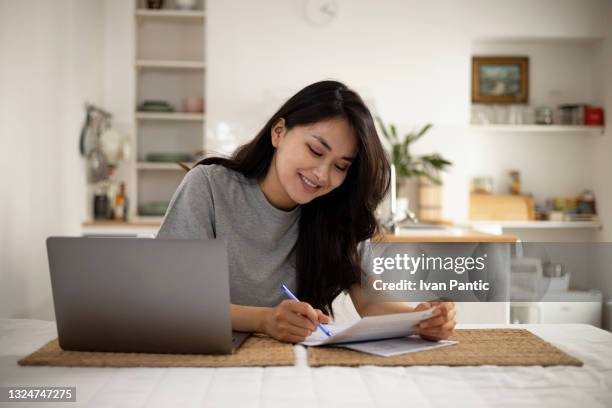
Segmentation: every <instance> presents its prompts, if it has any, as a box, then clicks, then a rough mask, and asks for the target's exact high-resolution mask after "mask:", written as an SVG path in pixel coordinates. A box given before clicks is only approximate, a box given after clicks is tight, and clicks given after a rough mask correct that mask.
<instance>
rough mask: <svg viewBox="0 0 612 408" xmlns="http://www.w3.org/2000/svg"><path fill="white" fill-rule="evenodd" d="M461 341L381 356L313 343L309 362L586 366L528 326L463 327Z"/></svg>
mask: <svg viewBox="0 0 612 408" xmlns="http://www.w3.org/2000/svg"><path fill="white" fill-rule="evenodd" d="M450 340H459V344H455V345H452V346H448V347H442V348H438V349H433V350H427V351H421V352H416V353H408V354H402V355H399V356H394V357H378V356H374V355H371V354H365V353H360V352H358V351H353V350H348V349H344V348H338V347H309V348H308V364H309V365H310V366H311V367H320V366H328V365H334V366H360V365H379V366H414V365H444V366H478V365H497V366H534V365H537V366H556V365H568V366H582V362H581V361H580V360H578V359H576V358H574V357H572V356H570V355H568V354H566V353H564V352H563V351H561V350H559V349H558V348H557V347H555V346H553V345H552V344H550V343H547V342H546V341H544V340H542V339H541V338H539V337H538V336H536V335H534V334H532V333H531V332H529V331H528V330H525V329H463V330H457V331H456V332H455V334H454V335H453V336H452V337H451V338H450Z"/></svg>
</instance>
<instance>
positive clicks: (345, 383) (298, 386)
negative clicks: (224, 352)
mask: <svg viewBox="0 0 612 408" xmlns="http://www.w3.org/2000/svg"><path fill="white" fill-rule="evenodd" d="M460 327H463V328H468V327H469V328H490V327H517V326H516V325H514V326H509V325H469V326H468V325H464V326H460ZM520 327H525V328H527V329H529V330H530V331H531V332H533V333H534V334H536V335H538V336H540V337H542V338H543V339H545V340H547V341H549V342H551V343H553V344H555V345H556V346H557V347H559V348H561V349H562V350H564V351H566V352H568V353H570V354H572V355H573V356H575V357H577V358H579V359H581V360H582V361H583V362H584V363H585V364H584V366H583V367H549V368H544V367H495V366H480V367H455V368H452V367H444V366H434V367H405V368H404V367H373V366H364V367H359V368H351V367H321V368H310V367H308V366H307V364H306V351H305V350H304V348H303V347H301V346H296V352H297V360H298V361H296V363H297V366H294V367H274V368H214V369H213V368H120V369H117V368H69V367H20V366H18V365H17V360H18V359H19V358H21V357H23V356H25V355H27V354H29V353H31V352H33V351H34V350H36V349H37V348H38V347H40V346H42V345H43V344H45V343H46V342H47V341H49V340H51V339H53V338H54V337H56V335H57V332H56V328H55V323H54V322H46V321H39V320H17V319H0V386H76V389H77V402H76V403H74V402H73V403H40V402H36V403H26V402H23V403H17V404H13V406H17V407H28V406H31V407H35V408H36V407H43V406H51V407H60V406H69V407H76V406H87V407H105V408H108V407H179V406H180V407H254V408H255V407H258V408H263V407H284V408H298V407H308V408H311V407H324V408H336V407H341V406H346V407H351V408H355V407H379V406H380V407H404V408H405V407H445V408H447V407H457V406H466V407H489V406H496V407H572V408H575V407H580V408H583V407H608V408H609V407H612V334H611V333H609V332H606V331H603V330H601V329H597V328H595V327H593V326H588V325H580V324H571V325H524V326H520ZM8 405H9V404H8V403H0V406H8Z"/></svg>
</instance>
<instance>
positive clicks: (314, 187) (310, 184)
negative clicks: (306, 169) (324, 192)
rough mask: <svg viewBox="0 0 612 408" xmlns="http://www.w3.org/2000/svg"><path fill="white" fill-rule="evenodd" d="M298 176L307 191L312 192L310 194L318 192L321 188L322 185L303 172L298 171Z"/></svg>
mask: <svg viewBox="0 0 612 408" xmlns="http://www.w3.org/2000/svg"><path fill="white" fill-rule="evenodd" d="M298 177H299V179H300V181H301V184H302V188H303V189H304V191H306V192H307V193H310V194H313V193H316V192H317V191H318V190H319V189H320V188H321V186H320V185H318V184H317V183H315V182H314V181H312V180H311V179H309V178H308V177H306V176H304V175H303V174H302V173H298Z"/></svg>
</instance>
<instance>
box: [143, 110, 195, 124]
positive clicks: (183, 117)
mask: <svg viewBox="0 0 612 408" xmlns="http://www.w3.org/2000/svg"><path fill="white" fill-rule="evenodd" d="M204 118H205V117H204V114H203V113H186V112H136V119H138V120H176V121H187V122H198V121H200V122H201V121H203V120H204Z"/></svg>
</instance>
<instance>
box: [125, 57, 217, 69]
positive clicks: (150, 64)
mask: <svg viewBox="0 0 612 408" xmlns="http://www.w3.org/2000/svg"><path fill="white" fill-rule="evenodd" d="M136 68H164V69H205V68H206V64H205V63H204V62H203V61H180V60H150V59H139V60H136Z"/></svg>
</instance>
